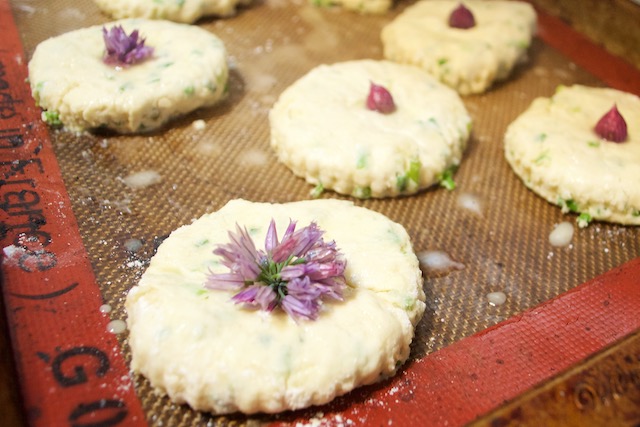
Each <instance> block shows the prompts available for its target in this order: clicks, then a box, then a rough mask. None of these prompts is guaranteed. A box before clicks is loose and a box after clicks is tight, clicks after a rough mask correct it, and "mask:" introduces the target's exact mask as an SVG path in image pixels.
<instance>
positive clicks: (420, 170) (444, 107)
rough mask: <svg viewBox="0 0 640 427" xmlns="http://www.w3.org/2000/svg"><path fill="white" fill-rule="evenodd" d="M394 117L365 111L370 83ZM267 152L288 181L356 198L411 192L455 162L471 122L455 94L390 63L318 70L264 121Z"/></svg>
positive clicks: (421, 74)
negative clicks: (288, 174) (389, 101)
mask: <svg viewBox="0 0 640 427" xmlns="http://www.w3.org/2000/svg"><path fill="white" fill-rule="evenodd" d="M372 82H373V83H375V84H377V85H382V86H384V87H385V88H386V89H387V90H388V91H389V92H390V93H391V95H392V96H393V99H394V102H395V105H396V110H395V111H394V112H392V113H390V114H382V113H379V112H376V111H372V110H369V109H368V108H367V107H366V99H367V96H368V94H369V87H370V84H371V83H372ZM269 121H270V125H271V147H272V148H273V149H274V150H275V152H276V154H277V156H278V159H279V160H280V161H281V162H282V163H284V164H285V165H286V166H288V167H289V168H290V169H291V170H292V171H293V173H294V174H296V175H298V176H301V177H304V178H305V179H306V180H307V182H309V183H312V184H315V185H317V186H319V187H321V188H323V189H332V190H335V191H336V192H338V193H342V194H347V195H352V196H354V197H358V198H368V197H389V196H398V195H407V194H412V193H415V192H417V191H419V190H421V189H425V188H427V187H430V186H431V185H433V184H435V183H437V182H439V181H440V180H441V178H442V174H443V173H445V171H447V170H449V169H453V168H455V167H456V166H457V165H458V164H459V163H460V161H461V158H462V153H463V151H464V148H465V146H466V143H467V140H468V138H469V134H470V131H471V118H470V116H469V114H468V113H467V111H466V109H465V107H464V104H463V103H462V100H461V99H460V97H459V96H458V94H457V93H455V91H453V90H451V89H450V88H448V87H446V86H445V85H443V84H441V83H440V82H438V81H437V80H435V79H434V78H433V77H431V76H429V75H428V74H427V73H425V72H424V71H422V70H421V69H419V68H417V67H413V66H409V65H402V64H396V63H393V62H390V61H374V60H358V61H349V62H342V63H337V64H333V65H321V66H319V67H316V68H314V69H313V70H311V71H310V72H309V73H308V74H307V75H305V76H304V77H302V78H301V79H299V80H298V81H296V82H295V83H293V84H292V85H291V86H290V87H289V88H287V89H286V90H285V91H284V92H283V93H282V94H281V95H280V97H279V99H278V100H277V102H276V103H275V104H274V106H273V108H272V109H271V111H270V114H269Z"/></svg>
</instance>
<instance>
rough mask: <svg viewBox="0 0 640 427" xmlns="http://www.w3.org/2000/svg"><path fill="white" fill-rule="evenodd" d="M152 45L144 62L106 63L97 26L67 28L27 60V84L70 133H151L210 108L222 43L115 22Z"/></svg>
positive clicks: (162, 26)
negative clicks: (168, 122)
mask: <svg viewBox="0 0 640 427" xmlns="http://www.w3.org/2000/svg"><path fill="white" fill-rule="evenodd" d="M116 25H121V26H122V27H123V28H124V30H125V32H126V33H127V34H130V33H131V32H132V31H133V30H135V29H137V30H138V31H139V34H140V36H141V37H143V38H145V39H146V42H145V45H146V46H151V47H153V48H154V54H153V56H152V57H151V58H148V59H146V60H144V61H143V62H140V63H137V64H134V65H131V66H128V67H116V66H113V65H107V64H105V63H104V62H103V60H102V58H103V55H104V52H105V46H104V41H103V37H102V28H103V26H94V27H89V28H84V29H80V30H75V31H71V32H69V33H65V34H62V35H60V36H57V37H53V38H50V39H48V40H45V41H43V42H42V43H40V44H39V45H38V46H37V47H36V50H35V52H34V54H33V57H32V58H31V60H30V61H29V83H30V85H31V91H32V93H33V96H34V98H35V100H36V102H37V103H38V105H39V106H40V107H42V108H43V110H46V111H47V113H45V114H55V115H57V117H58V118H59V120H60V121H61V122H62V124H63V125H64V126H65V128H67V129H69V130H73V131H82V130H86V129H93V128H101V127H102V128H109V129H112V130H115V131H117V132H121V133H132V132H145V131H150V130H153V129H156V128H158V127H160V126H161V125H163V124H164V123H166V122H167V121H169V120H170V119H172V118H174V117H176V116H179V115H183V114H186V113H188V112H191V111H193V110H195V109H197V108H200V107H205V106H211V105H213V104H215V103H217V102H218V101H219V100H220V99H221V98H223V96H224V95H225V93H226V86H227V78H228V67H227V62H226V61H227V59H226V51H225V47H224V44H223V43H222V41H221V40H220V39H219V38H218V37H216V36H215V35H213V34H211V33H209V32H208V31H206V30H203V29H201V28H199V27H195V26H190V25H186V24H177V23H173V22H168V21H151V20H145V19H137V20H122V21H116V22H111V23H108V24H105V25H104V28H106V29H107V30H109V29H110V28H112V27H114V26H116Z"/></svg>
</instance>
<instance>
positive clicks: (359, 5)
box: [311, 0, 393, 14]
mask: <svg viewBox="0 0 640 427" xmlns="http://www.w3.org/2000/svg"><path fill="white" fill-rule="evenodd" d="M311 3H313V4H314V5H316V6H320V7H327V6H339V7H342V8H343V9H346V10H350V11H353V12H359V13H362V14H382V13H385V12H388V11H389V9H391V6H393V0H311Z"/></svg>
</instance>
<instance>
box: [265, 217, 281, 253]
mask: <svg viewBox="0 0 640 427" xmlns="http://www.w3.org/2000/svg"><path fill="white" fill-rule="evenodd" d="M278 243H279V242H278V232H277V230H276V222H275V221H274V220H273V218H272V219H271V222H270V223H269V229H268V230H267V237H265V239H264V248H265V250H266V251H267V252H271V251H272V250H273V248H275V247H276V246H278Z"/></svg>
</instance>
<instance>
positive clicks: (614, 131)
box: [595, 104, 627, 142]
mask: <svg viewBox="0 0 640 427" xmlns="http://www.w3.org/2000/svg"><path fill="white" fill-rule="evenodd" d="M595 131H596V133H597V134H598V136H599V137H600V138H604V139H606V140H607V141H612V142H623V141H624V140H625V139H627V122H625V121H624V117H622V114H620V112H619V111H618V108H617V107H616V105H615V104H614V105H613V107H611V110H609V111H608V112H607V113H606V114H605V115H604V116H602V117H601V118H600V120H598V123H597V124H596V127H595Z"/></svg>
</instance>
